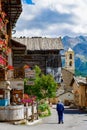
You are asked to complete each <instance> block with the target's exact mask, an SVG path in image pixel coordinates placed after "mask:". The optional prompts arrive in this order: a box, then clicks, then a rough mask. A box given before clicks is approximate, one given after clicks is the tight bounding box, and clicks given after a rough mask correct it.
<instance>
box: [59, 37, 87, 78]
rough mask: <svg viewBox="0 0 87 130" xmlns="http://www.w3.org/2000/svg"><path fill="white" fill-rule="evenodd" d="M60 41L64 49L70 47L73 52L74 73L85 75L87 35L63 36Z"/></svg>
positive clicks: (86, 69) (86, 70) (86, 72)
mask: <svg viewBox="0 0 87 130" xmlns="http://www.w3.org/2000/svg"><path fill="white" fill-rule="evenodd" d="M62 43H63V46H64V51H67V49H68V48H69V47H70V48H72V49H73V50H74V52H75V69H76V73H75V74H76V75H82V76H87V36H78V37H69V36H65V37H63V38H62ZM63 65H64V62H63Z"/></svg>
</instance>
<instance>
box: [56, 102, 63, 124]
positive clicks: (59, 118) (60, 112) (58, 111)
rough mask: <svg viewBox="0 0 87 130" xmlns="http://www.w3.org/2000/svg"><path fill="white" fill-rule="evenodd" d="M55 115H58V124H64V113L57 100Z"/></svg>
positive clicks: (61, 105) (61, 104)
mask: <svg viewBox="0 0 87 130" xmlns="http://www.w3.org/2000/svg"><path fill="white" fill-rule="evenodd" d="M56 110H57V114H58V124H60V123H62V124H63V123H64V122H63V113H64V105H63V103H61V101H60V100H58V103H57V106H56Z"/></svg>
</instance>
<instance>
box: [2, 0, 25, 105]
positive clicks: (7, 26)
mask: <svg viewBox="0 0 87 130" xmlns="http://www.w3.org/2000/svg"><path fill="white" fill-rule="evenodd" d="M21 12H22V5H21V0H0V106H2V105H3V106H4V105H5V103H6V102H8V103H7V105H9V104H10V90H11V88H10V81H8V75H9V73H8V71H9V68H8V66H12V64H10V62H9V61H10V57H9V56H10V55H9V52H11V46H10V39H11V37H12V31H13V29H14V27H15V24H16V22H17V20H18V18H19V16H20V14H21ZM5 101H6V102H5ZM2 103H3V104H2Z"/></svg>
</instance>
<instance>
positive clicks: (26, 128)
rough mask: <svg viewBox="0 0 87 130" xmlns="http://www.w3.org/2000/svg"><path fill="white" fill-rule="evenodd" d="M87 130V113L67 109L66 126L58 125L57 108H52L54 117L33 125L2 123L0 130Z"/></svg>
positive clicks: (65, 114) (65, 115)
mask: <svg viewBox="0 0 87 130" xmlns="http://www.w3.org/2000/svg"><path fill="white" fill-rule="evenodd" d="M19 129H21V130H58V129H60V130H66V129H67V130H82V129H84V130H86V129H87V113H85V112H82V111H78V110H76V109H65V113H64V124H57V113H56V110H55V106H53V107H52V115H51V116H50V117H46V118H43V119H42V120H40V121H38V122H37V123H33V125H13V124H9V123H4V122H1V123H0V130H19Z"/></svg>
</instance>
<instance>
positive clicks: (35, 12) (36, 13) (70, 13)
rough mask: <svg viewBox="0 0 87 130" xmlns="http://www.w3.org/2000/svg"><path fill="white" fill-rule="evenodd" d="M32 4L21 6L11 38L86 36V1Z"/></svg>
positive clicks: (49, 0) (35, 0) (44, 0)
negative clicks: (21, 10) (14, 32)
mask: <svg viewBox="0 0 87 130" xmlns="http://www.w3.org/2000/svg"><path fill="white" fill-rule="evenodd" d="M33 3H35V5H23V12H22V14H21V16H20V18H19V20H18V23H17V28H16V30H17V33H16V34H15V35H13V36H21V35H22V36H23V35H26V36H35V35H37V36H39V35H40V36H52V37H53V36H54V37H55V36H58V35H61V36H64V35H66V34H67V35H74V36H75V35H79V34H80V35H81V34H82V35H84V34H87V7H86V5H87V0H84V1H83V0H63V1H62V0H33ZM51 13H52V15H51ZM46 16H47V18H46ZM57 21H58V22H57ZM20 23H21V24H20ZM21 25H23V26H21ZM21 28H22V31H21Z"/></svg>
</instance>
